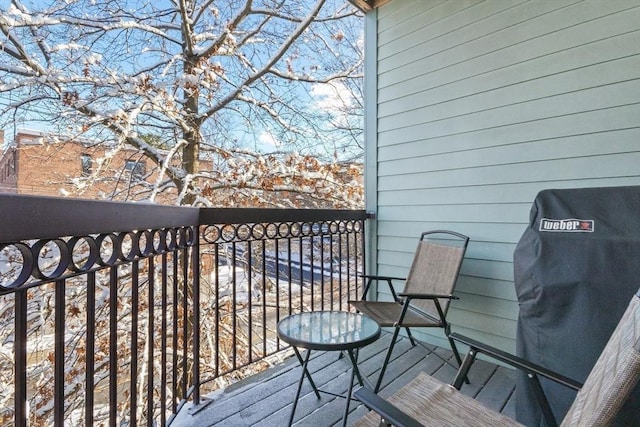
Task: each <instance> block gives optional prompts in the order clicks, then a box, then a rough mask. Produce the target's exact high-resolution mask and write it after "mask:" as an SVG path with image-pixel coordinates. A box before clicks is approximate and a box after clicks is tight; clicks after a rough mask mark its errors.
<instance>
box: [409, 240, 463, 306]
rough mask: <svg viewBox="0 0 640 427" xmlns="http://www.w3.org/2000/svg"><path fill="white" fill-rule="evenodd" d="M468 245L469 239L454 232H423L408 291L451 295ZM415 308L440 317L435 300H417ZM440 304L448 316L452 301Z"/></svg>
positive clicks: (441, 301)
mask: <svg viewBox="0 0 640 427" xmlns="http://www.w3.org/2000/svg"><path fill="white" fill-rule="evenodd" d="M468 242H469V238H468V237H467V236H465V235H462V234H460V233H455V232H453V231H446V230H434V231H426V232H424V233H422V235H421V236H420V242H419V243H418V248H417V249H416V253H415V255H414V257H413V262H412V263H411V268H410V270H409V274H408V275H407V280H406V283H405V287H404V292H407V293H421V294H436V295H451V294H452V293H453V289H454V287H455V285H456V281H457V279H458V273H459V272H460V266H461V265H462V259H463V258H464V253H465V251H466V249H467V244H468ZM412 305H414V306H416V307H418V308H419V309H420V310H422V311H424V312H425V313H427V314H429V315H431V316H433V317H435V318H440V316H439V315H438V311H437V309H436V306H435V304H434V303H433V302H432V301H429V300H426V301H425V300H421V301H418V300H414V303H413V304H412ZM440 305H441V307H442V310H443V313H444V314H446V313H447V310H448V308H449V300H446V299H441V300H440Z"/></svg>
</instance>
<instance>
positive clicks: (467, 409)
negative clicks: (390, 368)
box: [353, 372, 522, 427]
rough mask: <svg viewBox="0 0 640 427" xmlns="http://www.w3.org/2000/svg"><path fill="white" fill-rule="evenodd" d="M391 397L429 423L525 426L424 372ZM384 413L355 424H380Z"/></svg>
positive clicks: (356, 426)
mask: <svg viewBox="0 0 640 427" xmlns="http://www.w3.org/2000/svg"><path fill="white" fill-rule="evenodd" d="M388 401H389V402H390V403H392V404H394V405H395V406H396V407H397V408H398V409H400V410H402V412H404V413H405V414H406V415H409V416H410V417H412V418H414V419H415V420H418V421H419V422H420V421H422V423H423V424H425V425H431V426H441V427H460V426H469V427H472V426H485V427H486V426H492V427H494V426H495V427H497V426H504V427H506V426H522V424H520V423H517V422H516V421H514V420H513V419H511V418H509V417H507V416H506V415H502V414H500V413H498V412H493V411H489V410H487V408H486V407H485V406H483V405H482V404H481V403H480V402H478V401H477V400H475V399H473V398H472V397H470V396H467V395H466V394H462V393H460V392H458V390H456V389H455V388H454V387H453V386H451V385H449V384H445V383H443V382H440V381H438V380H437V379H435V378H433V377H430V376H429V375H427V374H425V373H423V372H421V373H420V374H418V376H417V377H416V378H414V379H413V380H412V381H411V382H409V383H408V384H407V385H406V386H404V387H403V388H401V389H400V390H398V391H397V392H396V393H395V394H394V395H393V396H391V397H390V398H389V399H388ZM379 425H380V416H379V415H378V414H377V413H375V412H373V411H371V412H369V413H368V414H367V415H365V416H364V417H362V418H360V419H359V420H357V421H356V422H355V423H354V424H353V427H369V426H370V427H378V426H379Z"/></svg>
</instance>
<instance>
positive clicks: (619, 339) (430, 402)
mask: <svg viewBox="0 0 640 427" xmlns="http://www.w3.org/2000/svg"><path fill="white" fill-rule="evenodd" d="M585 327H591V326H589V325H585ZM451 336H452V337H453V338H454V339H455V340H457V341H460V342H461V343H463V344H466V345H467V346H468V347H469V351H468V353H467V357H466V358H465V360H464V362H463V364H462V367H461V368H460V369H459V370H458V374H457V375H456V378H455V379H454V381H453V383H452V385H449V384H445V383H443V382H440V381H438V380H437V379H435V378H433V377H430V376H429V375H427V374H425V373H423V372H421V373H420V374H418V375H417V376H416V378H414V379H413V380H412V381H411V382H409V383H408V384H407V385H405V386H404V387H402V388H401V389H400V390H398V392H397V393H396V394H394V395H393V396H392V397H390V398H389V399H388V400H387V399H383V398H382V397H381V396H379V395H377V394H375V393H373V392H372V391H371V390H369V389H367V388H365V387H362V388H360V389H358V390H357V391H356V392H355V393H354V396H355V397H356V398H357V399H358V400H360V401H361V402H362V403H363V404H364V405H365V406H366V407H368V408H370V409H372V410H373V411H375V412H369V414H367V415H365V416H364V417H363V418H361V419H360V420H358V421H356V422H355V423H354V424H353V425H354V426H357V427H365V426H375V427H378V426H382V425H393V426H397V427H420V426H436V425H437V426H456V427H457V426H483V427H484V426H489V427H492V426H505V427H506V426H514V427H515V426H519V427H522V424H520V423H518V422H516V421H515V420H512V419H511V418H509V417H507V416H505V415H503V414H500V413H498V412H494V411H492V410H490V409H487V408H486V407H485V406H483V405H482V404H481V403H480V402H478V401H477V400H474V399H473V398H472V397H470V396H467V395H466V394H463V393H461V392H460V391H459V390H460V387H461V386H462V381H463V378H466V376H467V374H468V372H469V369H470V368H471V367H472V365H473V363H474V361H475V360H476V358H477V356H478V355H479V354H483V355H485V356H488V357H490V358H492V359H496V360H498V361H500V362H502V363H503V364H506V365H508V366H511V367H513V368H516V369H518V370H521V371H524V373H525V374H526V376H527V378H528V380H529V381H531V384H532V385H533V387H534V389H535V390H536V392H535V396H536V400H537V403H538V404H539V405H540V408H541V410H542V414H543V416H544V421H545V422H546V425H548V426H557V425H558V424H557V421H556V419H555V417H554V414H553V412H552V409H551V406H550V404H549V401H548V400H547V397H546V396H545V394H544V390H543V389H542V386H541V385H540V381H541V378H543V379H544V380H545V381H553V382H556V383H558V384H561V385H563V386H565V387H568V388H570V389H573V390H576V391H577V394H576V398H575V400H574V401H573V404H572V405H571V408H569V411H568V412H567V413H566V414H565V415H564V419H563V421H562V424H560V425H561V427H570V426H571V427H573V426H575V427H581V426H608V425H612V424H613V421H614V419H615V417H616V416H617V415H618V412H619V411H620V409H621V408H622V406H623V404H624V403H625V402H626V400H627V399H628V397H629V395H630V394H631V392H632V391H633V390H634V387H635V385H636V384H637V383H638V381H639V380H640V289H639V290H638V293H637V294H636V295H635V296H634V297H632V298H631V302H630V303H629V306H628V307H627V310H626V311H625V313H624V314H623V316H622V318H621V319H620V322H619V323H618V326H617V327H616V329H615V330H614V331H613V334H612V335H611V337H610V338H609V341H608V342H607V345H606V346H605V348H604V350H603V351H602V353H601V354H600V357H599V358H598V360H597V361H596V363H595V365H594V366H593V369H592V370H591V372H590V373H589V376H588V377H587V379H586V380H585V382H584V384H580V383H579V382H577V381H574V380H572V379H570V378H567V377H565V376H564V375H561V374H559V373H556V372H553V371H551V370H549V369H546V368H544V367H542V366H540V365H536V364H534V363H531V362H528V361H527V360H525V359H522V358H520V357H517V356H514V355H512V354H509V353H506V352H504V351H502V350H498V349H496V348H494V347H491V346H488V345H486V344H483V343H481V342H478V341H476V340H473V339H471V338H468V337H464V336H462V335H458V334H451ZM381 418H382V420H383V421H382V422H381ZM618 421H620V420H618ZM635 421H636V422H633V421H631V424H629V420H626V421H623V422H626V424H624V425H636V424H637V421H638V420H637V419H636V420H635ZM615 425H623V424H621V423H620V422H616V424H615Z"/></svg>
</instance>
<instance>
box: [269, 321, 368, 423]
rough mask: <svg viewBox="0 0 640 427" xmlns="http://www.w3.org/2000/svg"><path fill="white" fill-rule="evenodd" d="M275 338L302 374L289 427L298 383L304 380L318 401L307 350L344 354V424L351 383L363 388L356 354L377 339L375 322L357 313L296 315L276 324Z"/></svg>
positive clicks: (300, 387)
mask: <svg viewBox="0 0 640 427" xmlns="http://www.w3.org/2000/svg"><path fill="white" fill-rule="evenodd" d="M278 337H280V339H281V340H282V341H284V342H286V343H288V344H291V346H292V347H293V350H294V352H295V353H296V356H297V357H298V360H299V361H300V364H301V365H302V373H301V374H300V380H299V382H298V390H297V392H296V397H295V400H294V402H293V408H292V409H291V416H290V418H289V425H291V424H292V423H293V417H294V414H295V411H296V405H297V404H298V399H299V398H300V390H301V389H302V382H303V381H304V377H305V376H306V377H307V379H308V380H309V383H310V384H311V387H312V388H313V391H314V392H315V394H316V397H318V399H319V398H320V394H319V390H318V388H317V387H316V385H315V383H314V382H313V379H312V378H311V374H310V373H309V371H308V370H307V365H308V363H309V356H310V355H311V350H321V351H342V352H345V353H346V354H347V355H348V356H349V359H350V361H351V367H352V369H351V381H350V382H349V390H348V392H347V395H346V396H344V397H345V400H346V405H345V410H344V415H343V417H342V425H346V423H347V415H348V414H349V402H350V400H351V393H352V391H353V380H354V378H355V377H357V378H358V382H359V383H360V385H361V386H364V381H363V379H362V375H361V374H360V371H359V370H358V363H357V357H358V356H357V351H358V350H359V349H360V348H362V347H364V346H366V345H368V344H371V343H372V342H374V341H375V340H377V339H378V338H379V337H380V326H379V325H378V323H376V321H375V320H373V319H371V318H369V317H367V316H364V315H362V314H360V313H350V312H347V311H312V312H305V313H298V314H293V315H291V316H288V317H286V318H284V319H282V320H281V321H280V322H278ZM300 348H302V349H306V350H307V353H306V355H305V357H304V358H303V357H302V355H301V354H300V351H299V349H300Z"/></svg>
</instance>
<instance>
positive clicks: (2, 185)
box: [0, 131, 156, 200]
mask: <svg viewBox="0 0 640 427" xmlns="http://www.w3.org/2000/svg"><path fill="white" fill-rule="evenodd" d="M2 137H3V135H2V134H1V133H0V138H2ZM2 141H3V139H0V146H2ZM148 162H149V161H148V160H146V159H145V158H144V156H142V155H141V154H140V153H138V152H137V151H135V150H133V149H126V148H120V149H118V148H117V147H115V146H113V147H108V146H104V145H102V144H92V143H91V142H90V141H72V140H52V139H51V138H47V137H45V136H43V135H42V134H40V133H38V132H26V131H22V132H19V133H17V134H16V136H15V139H14V141H13V143H12V144H10V145H8V146H7V147H5V149H4V150H3V152H2V153H1V154H0V193H19V194H33V195H45V196H69V197H80V198H86V199H111V200H140V199H145V198H148V196H149V190H150V188H151V184H150V183H153V182H154V179H155V177H156V176H155V174H154V173H153V170H154V168H153V166H152V165H148V164H147V163H148Z"/></svg>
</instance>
